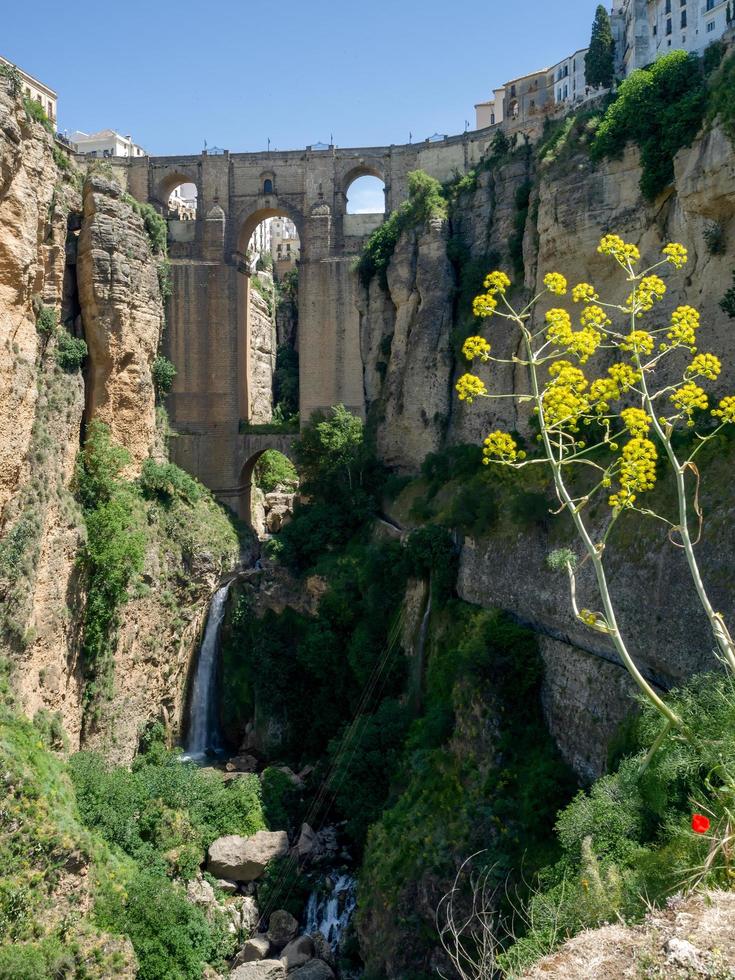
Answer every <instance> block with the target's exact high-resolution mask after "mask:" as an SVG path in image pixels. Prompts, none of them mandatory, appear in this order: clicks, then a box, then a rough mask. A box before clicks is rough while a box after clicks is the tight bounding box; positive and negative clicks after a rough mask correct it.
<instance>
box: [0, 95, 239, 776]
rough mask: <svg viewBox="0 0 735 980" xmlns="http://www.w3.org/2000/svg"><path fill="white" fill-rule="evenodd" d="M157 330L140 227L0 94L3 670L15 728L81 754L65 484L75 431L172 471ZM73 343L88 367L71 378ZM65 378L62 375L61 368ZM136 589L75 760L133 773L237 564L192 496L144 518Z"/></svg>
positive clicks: (172, 705) (15, 100)
mask: <svg viewBox="0 0 735 980" xmlns="http://www.w3.org/2000/svg"><path fill="white" fill-rule="evenodd" d="M163 322H164V314H163V306H162V302H161V293H160V289H159V262H158V260H157V259H156V257H155V256H154V255H153V253H152V250H151V247H150V245H149V241H148V235H147V233H146V228H145V224H144V221H143V218H142V217H141V216H140V214H139V213H138V210H137V209H136V208H134V207H132V206H131V203H130V202H129V201H128V200H126V198H125V196H124V195H123V194H122V191H121V189H120V187H119V186H118V185H117V183H116V182H115V181H114V180H113V179H112V173H111V171H110V172H109V173H107V172H105V171H104V170H102V169H100V170H96V171H95V170H93V172H91V173H89V174H88V175H87V176H86V179H84V177H83V176H82V175H81V174H79V173H78V172H77V171H76V170H75V169H74V168H73V167H72V166H71V165H70V164H69V163H68V162H64V158H63V155H62V154H61V151H60V150H59V149H58V148H57V147H55V146H54V141H53V139H52V137H51V136H50V134H49V133H47V132H46V130H45V129H44V128H43V126H42V125H40V124H39V123H37V122H33V121H31V120H30V118H29V117H28V116H27V114H26V111H25V109H24V107H23V103H22V100H21V99H20V97H18V96H16V95H15V94H14V93H13V91H12V90H11V89H10V86H9V83H8V81H7V80H6V79H0V343H1V344H2V348H3V352H4V356H3V358H2V364H1V365H0V534H1V535H2V537H1V538H0V657H2V661H3V666H4V668H5V669H7V671H8V672H9V674H10V678H11V685H12V687H13V688H14V690H15V692H16V694H17V695H18V697H19V701H20V704H21V706H22V707H23V709H24V710H25V711H26V713H27V714H29V715H30V716H33V715H34V714H35V713H36V712H37V711H39V710H46V711H49V712H52V713H58V714H59V716H60V719H61V721H62V723H63V727H64V729H65V731H66V733H67V734H68V736H69V739H70V743H71V746H72V747H73V748H74V747H78V746H79V745H80V743H81V742H82V740H83V739H84V734H83V731H84V713H85V705H84V701H85V687H86V685H87V683H88V680H89V676H88V669H87V666H86V665H85V664H84V663H83V662H82V655H81V649H82V634H83V629H84V621H85V603H86V588H87V580H86V572H85V567H84V564H83V561H82V557H83V549H84V543H85V539H86V530H85V520H84V514H83V512H82V510H81V508H80V505H79V503H78V502H77V499H76V495H75V492H74V491H75V488H74V473H75V466H76V461H77V455H78V452H79V448H80V444H81V440H82V438H83V433H84V428H85V425H86V424H87V423H88V422H89V421H91V420H93V419H97V420H99V421H101V422H104V423H105V424H106V425H107V426H108V427H109V430H110V433H111V436H112V439H113V441H114V442H115V443H117V444H118V445H121V446H123V447H124V448H125V449H126V450H127V452H128V453H129V456H130V462H129V464H128V466H127V467H126V469H125V471H124V473H123V476H124V477H125V478H126V479H128V480H134V479H136V478H137V477H138V476H139V475H140V472H141V468H142V465H143V463H144V461H145V460H146V459H148V458H150V457H153V458H154V459H155V460H157V461H158V462H159V463H165V461H166V458H167V457H166V448H165V442H166V433H165V429H166V423H165V417H164V416H161V417H159V418H157V413H156V407H155V394H154V386H153V380H152V366H153V361H154V359H155V357H156V354H157V352H158V347H159V340H160V334H161V329H162V327H163ZM69 337H71V338H75V339H80V338H84V340H85V341H86V344H87V347H88V352H89V353H88V357H87V361H86V367H85V368H84V370H83V371H82V370H80V369H79V368H78V367H76V366H74V365H72V366H71V367H70V366H69V365H68V364H65V362H64V361H63V357H61V356H60V350H61V347H62V346H63V344H64V342H65V341H67V342H68V339H69ZM64 364H65V366H62V365H64ZM145 506H146V515H147V530H146V554H145V567H144V571H143V575H142V580H141V581H140V582H138V583H137V584H136V585H135V588H134V590H133V594H132V595H131V596H130V601H128V602H127V603H126V604H125V605H124V606H123V607H122V609H121V613H120V628H119V630H118V632H117V636H116V637H114V638H113V641H112V646H113V652H112V657H113V661H114V664H113V685H112V690H111V691H109V692H108V694H107V697H106V703H105V710H104V713H103V719H102V720H101V722H100V723H99V724H98V725H97V726H96V727H94V729H92V728H90V729H89V731H88V732H87V737H86V743H85V744H90V745H91V744H94V745H100V746H104V747H105V749H106V750H107V751H108V753H109V754H110V755H111V756H113V757H116V758H121V759H129V758H131V757H132V755H133V753H134V752H135V750H136V747H137V744H138V740H139V737H140V733H141V731H142V729H143V727H144V725H145V724H146V723H147V722H149V721H151V720H154V719H163V720H164V721H166V722H168V723H169V724H170V725H171V727H172V729H173V731H174V732H175V731H176V730H177V728H178V726H179V724H180V721H181V716H182V713H183V701H184V698H185V693H186V676H187V670H188V667H189V663H190V660H191V657H192V655H193V652H194V651H195V650H196V645H197V640H198V635H199V631H200V627H201V623H202V620H203V618H204V615H205V613H206V608H207V605H208V600H209V597H210V595H211V593H212V591H213V590H214V588H215V587H216V585H217V583H218V582H219V580H220V578H221V575H222V573H223V572H224V571H227V570H230V569H231V568H233V567H234V565H235V564H236V563H237V561H238V558H239V546H238V542H237V535H236V533H235V532H234V530H233V528H232V527H231V525H230V523H229V522H228V520H227V518H226V517H225V516H224V514H223V512H222V511H221V509H220V508H218V507H217V505H216V504H215V503H214V502H213V501H212V500H211V498H210V497H209V496H208V495H204V496H203V497H202V499H201V500H199V501H198V502H197V503H196V504H191V505H189V504H185V503H177V505H176V506H171V507H168V508H167V507H164V506H158V505H156V504H155V502H146V505H145Z"/></svg>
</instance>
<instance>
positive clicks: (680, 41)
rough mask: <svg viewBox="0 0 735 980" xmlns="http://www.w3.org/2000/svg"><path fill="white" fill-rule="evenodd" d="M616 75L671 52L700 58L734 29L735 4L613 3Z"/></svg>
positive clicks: (725, 0)
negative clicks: (729, 30)
mask: <svg viewBox="0 0 735 980" xmlns="http://www.w3.org/2000/svg"><path fill="white" fill-rule="evenodd" d="M612 21H613V34H614V37H615V42H616V55H617V67H618V71H619V73H620V74H622V75H629V74H630V73H631V72H632V71H635V70H636V68H643V67H645V66H646V65H650V64H651V62H652V61H655V60H656V58H659V57H661V56H662V55H665V54H669V52H671V51H688V52H690V53H692V54H699V55H701V54H703V52H704V51H705V49H706V48H707V47H708V46H709V45H710V44H712V42H713V41H718V40H720V38H721V37H722V36H723V35H724V34H725V33H726V31H727V30H728V29H730V28H733V27H735V0H613V10H612Z"/></svg>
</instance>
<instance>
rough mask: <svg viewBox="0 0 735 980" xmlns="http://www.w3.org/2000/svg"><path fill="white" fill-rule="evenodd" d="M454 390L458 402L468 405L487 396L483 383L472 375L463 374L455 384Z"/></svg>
mask: <svg viewBox="0 0 735 980" xmlns="http://www.w3.org/2000/svg"><path fill="white" fill-rule="evenodd" d="M456 389H457V394H458V395H459V400H460V401H461V402H467V403H468V404H469V405H471V404H472V402H473V401H474V400H475V398H482V396H483V395H486V394H487V388H486V387H485V383H484V382H483V381H482V379H481V378H478V377H477V376H476V375H474V374H463V375H462V377H461V378H460V379H459V381H458V382H457V384H456Z"/></svg>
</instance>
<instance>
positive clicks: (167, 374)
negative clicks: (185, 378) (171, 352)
mask: <svg viewBox="0 0 735 980" xmlns="http://www.w3.org/2000/svg"><path fill="white" fill-rule="evenodd" d="M151 373H152V375H153V385H154V387H155V389H156V395H157V397H158V398H159V399H160V398H164V397H165V396H166V395H167V394H168V393H169V392H170V391H171V388H172V387H173V383H174V378H175V377H176V368H175V367H174V365H173V363H172V362H171V361H169V359H168V358H167V357H164V356H163V355H162V354H159V356H158V357H157V358H156V359H155V361H154V362H153V368H152V370H151Z"/></svg>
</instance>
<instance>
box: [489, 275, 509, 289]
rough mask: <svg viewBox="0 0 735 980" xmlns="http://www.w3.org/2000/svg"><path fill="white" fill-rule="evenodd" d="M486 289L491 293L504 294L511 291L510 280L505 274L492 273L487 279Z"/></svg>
mask: <svg viewBox="0 0 735 980" xmlns="http://www.w3.org/2000/svg"><path fill="white" fill-rule="evenodd" d="M485 289H487V290H488V292H490V293H504V292H505V291H506V289H510V279H509V278H508V276H506V274H505V273H504V272H491V273H489V275H487V276H486V277H485Z"/></svg>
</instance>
